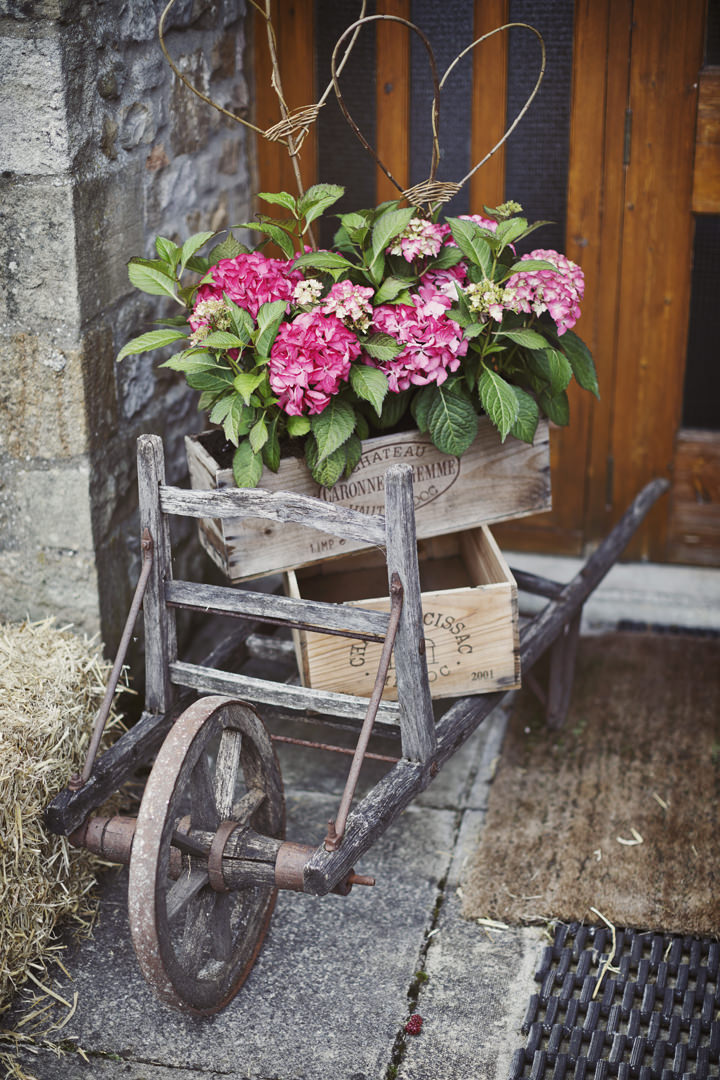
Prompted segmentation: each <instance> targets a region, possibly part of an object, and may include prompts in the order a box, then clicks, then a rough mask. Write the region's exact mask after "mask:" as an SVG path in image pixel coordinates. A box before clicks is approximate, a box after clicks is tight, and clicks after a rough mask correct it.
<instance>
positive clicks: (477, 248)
mask: <svg viewBox="0 0 720 1080" xmlns="http://www.w3.org/2000/svg"><path fill="white" fill-rule="evenodd" d="M447 223H448V225H449V226H450V229H451V231H452V234H453V239H454V241H455V243H456V244H457V246H458V247H459V248H460V251H461V252H462V253H463V255H464V256H465V257H466V258H467V259H469V260H470V262H471V263H473V264H474V265H475V266H478V267H479V268H480V269H481V270H482V272H483V274H484V276H485V277H486V278H489V277H490V274H491V273H492V262H493V254H492V248H491V247H490V244H489V243H488V241H487V240H486V239H485V237H484V236H483V235H482V232H481V228H480V226H479V225H478V224H477V223H476V222H475V221H464V220H463V219H462V218H448V219H447Z"/></svg>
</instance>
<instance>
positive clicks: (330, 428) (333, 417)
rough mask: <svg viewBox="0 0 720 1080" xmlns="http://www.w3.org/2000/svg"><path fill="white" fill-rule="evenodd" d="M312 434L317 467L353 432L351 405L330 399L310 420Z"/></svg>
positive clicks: (336, 399) (353, 417)
mask: <svg viewBox="0 0 720 1080" xmlns="http://www.w3.org/2000/svg"><path fill="white" fill-rule="evenodd" d="M310 426H311V428H312V433H313V435H314V436H315V442H316V443H317V448H318V465H319V464H321V463H322V462H323V461H324V460H325V458H327V457H329V456H330V455H331V454H333V453H334V452H335V451H336V450H337V448H338V447H339V446H342V444H343V443H344V442H347V440H348V439H349V438H350V436H351V435H352V433H353V431H354V430H355V410H354V409H353V407H352V405H349V404H348V402H346V401H341V400H339V399H338V398H330V404H329V405H327V406H326V407H325V408H324V409H323V411H322V412H321V413H318V414H317V416H313V417H311V419H310Z"/></svg>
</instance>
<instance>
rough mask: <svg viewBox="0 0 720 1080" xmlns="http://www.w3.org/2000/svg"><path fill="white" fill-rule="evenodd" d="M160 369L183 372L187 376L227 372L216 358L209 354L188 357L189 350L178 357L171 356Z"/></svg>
mask: <svg viewBox="0 0 720 1080" xmlns="http://www.w3.org/2000/svg"><path fill="white" fill-rule="evenodd" d="M160 367H164V368H170V370H171V371H182V372H184V374H186V375H187V374H188V372H197V371H226V370H227V369H226V368H223V367H220V365H219V364H218V363H217V362H216V360H215V358H214V357H212V356H210V354H209V353H200V354H199V355H188V353H187V350H185V352H182V353H178V354H177V356H171V357H170V359H169V360H166V361H165V363H164V364H161V365H160Z"/></svg>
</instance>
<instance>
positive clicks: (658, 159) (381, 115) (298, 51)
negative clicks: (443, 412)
mask: <svg viewBox="0 0 720 1080" xmlns="http://www.w3.org/2000/svg"><path fill="white" fill-rule="evenodd" d="M544 7H545V8H547V14H546V15H545V19H546V22H547V29H543V32H544V34H546V35H547V36H548V42H549V56H550V63H549V70H550V77H552V70H551V67H550V64H551V63H553V62H554V63H555V65H556V66H558V65H560V66H562V63H563V62H566V61H567V62H569V59H570V53H571V55H572V65H571V76H570V78H569V80H568V89H567V102H566V105H565V103H564V101H563V99H562V93H561V92H560V91H558V93H559V94H560V97H559V98H558V101H559V105H558V108H557V117H558V119H557V127H558V129H561V128H562V130H561V131H559V134H560V136H561V141H562V138H563V137H564V136H565V131H566V134H567V157H566V161H567V164H566V165H563V168H564V169H565V170H566V171H565V173H564V174H563V176H564V178H565V179H564V191H563V198H564V205H563V207H562V214H563V215H564V244H563V235H562V234H561V235H560V236H559V240H558V242H557V244H548V245H547V246H558V247H562V248H563V249H564V250H565V252H566V253H567V254H568V256H569V257H570V258H572V259H574V260H575V261H576V262H578V263H579V264H580V265H581V266H582V267H583V269H584V271H585V275H586V297H585V302H584V306H583V316H582V319H581V321H580V323H579V324H578V327H577V329H578V332H579V333H580V335H581V336H582V337H583V338H584V339H585V340H586V341H587V343H588V344H589V345H590V347H591V349H592V350H593V353H594V356H595V359H596V364H597V367H598V374H599V379H600V387H601V395H602V397H601V401H600V402H596V401H594V399H591V398H590V397H589V396H588V395H587V394H585V393H584V392H583V391H580V390H578V389H575V390H574V391H573V393H572V397H571V424H570V426H569V427H568V428H564V429H557V430H555V431H554V432H553V438H552V469H553V501H554V509H553V511H552V512H551V513H550V514H545V515H542V516H538V517H537V518H534V519H525V520H523V521H521V522H515V523H511V524H508V525H506V526H504V527H503V528H502V529H501V530H500V529H498V530H497V533H498V535H499V536H500V539H501V542H502V543H503V545H504V546H506V547H523V548H526V549H532V550H540V551H548V552H557V553H567V554H579V553H580V552H581V551H582V550H583V549H585V548H587V547H588V546H589V545H592V544H593V543H595V542H597V541H598V540H599V539H600V538H601V537H602V536H604V535H605V534H606V533H607V532H608V530H609V529H610V528H611V526H612V525H613V523H614V522H615V521H616V520H617V518H618V517H619V516H620V514H621V513H622V511H623V510H624V508H625V507H626V506H627V505H628V503H629V502H630V501H631V499H632V498H633V496H634V495H635V494H636V493H637V491H638V490H639V489H640V488H641V487H642V486H643V484H644V483H645V482H646V481H647V480H649V479H651V478H652V477H653V476H657V475H667V476H669V477H670V478H671V480H672V485H673V486H672V491H671V495H670V496H669V497H668V498H665V499H663V500H662V501H661V503H660V504H659V505H658V506H657V507H656V508H655V510H654V511H653V513H652V514H651V515H650V517H649V519H648V521H647V523H646V524H645V526H644V527H643V529H642V530H641V531H640V532H639V534H638V535H637V536H636V538H635V540H634V542H633V546H632V548H631V550H630V552H629V554H630V555H631V556H632V557H635V558H650V559H653V560H657V561H662V560H667V559H673V560H675V561H686V562H704V563H712V564H720V544H719V543H718V541H719V540H720V517H719V514H720V511H719V510H718V507H719V506H720V435H719V434H718V431H717V430H715V431H707V430H703V431H700V432H698V431H696V430H686V429H684V428H683V426H682V422H683V392H684V385H685V367H686V351H687V342H688V322H689V310H690V303H691V282H692V259H693V232H694V227H695V215H697V214H707V213H711V214H717V213H718V212H720V181H719V180H718V173H719V171H720V170H719V166H720V162H719V158H720V81H719V80H720V69H715V70H713V69H712V68H708V69H704V70H701V69H702V65H703V50H704V44H705V37H706V26H707V21H708V9H707V4H706V0H575V3H574V5H573V4H572V2H568V3H565V4H564V5H563V4H549V3H545V5H544ZM717 7H718V4H717V0H710V16H711V19H712V18H715V17H716V14H717ZM542 9H543V3H542V2H536V3H529V0H448V2H447V3H445V4H443V5H436V4H435V5H433V4H430V3H427V2H426V3H422V2H421V0H413V2H411V0H377V2H376V4H375V5H374V10H375V11H376V12H377V13H386V14H391V15H395V16H398V17H400V18H410V19H414V20H415V21H417V22H418V23H419V24H420V25H423V21H422V19H423V18H425V19H426V20H427V21H428V22H429V23H430V24H431V26H432V27H433V28H434V31H435V33H436V34H438V35H439V36H440V37H441V38H444V37H449V38H450V39H452V37H453V33H454V32H455V31H456V32H457V36H458V38H459V40H452V41H451V44H452V46H453V53H454V52H457V51H459V50H460V49H461V48H462V47H464V46H465V45H466V44H469V41H470V40H472V36H473V35H474V36H475V37H477V36H479V35H480V34H482V33H484V32H486V31H487V30H489V29H491V28H493V27H494V26H497V25H500V24H502V23H504V22H506V21H508V20H512V21H517V20H520V21H522V20H523V18H524V16H526V15H527V21H530V22H534V21H535V16H536V15H537V16H538V18H543V14H542ZM358 10H359V4H358V3H351V2H349V0H348V2H345V0H340V2H335V3H334V4H330V3H329V2H328V0H293V2H291V3H288V2H284V3H281V4H280V6H279V18H278V28H279V30H278V38H279V48H280V52H281V58H280V59H281V68H282V71H283V73H285V72H287V81H286V80H285V74H284V75H283V79H284V84H285V91H286V97H287V98H288V104H289V105H290V106H291V107H293V106H298V105H301V104H307V103H308V102H310V101H314V100H316V96H315V95H316V94H317V95H319V93H320V92H321V90H322V87H323V85H324V83H325V80H326V79H327V77H328V71H329V68H328V67H326V68H325V70H324V71H322V72H321V71H320V68H321V64H320V60H323V61H325V62H327V58H328V46H327V45H323V41H324V40H325V39H326V37H327V33H328V29H329V27H328V23H329V22H331V21H333V20H334V21H333V26H332V27H331V28H330V29H332V30H334V28H335V27H336V26H339V27H340V30H341V29H342V27H343V26H344V25H347V24H348V23H349V22H350V21H352V20H353V19H354V18H356V17H357V14H358ZM439 13H442V15H443V19H441V20H440V22H438V21H437V20H438V17H439ZM421 17H422V18H421ZM424 28H425V27H424ZM541 29H542V27H541ZM338 32H339V31H338ZM428 32H429V34H430V36H432V30H431V29H429V30H428ZM263 33H264V31H263ZM363 34H364V35H368V36H367V38H365V40H366V42H367V41H370V45H369V46H368V45H367V44H366V46H365V51H364V52H363V53H362V60H361V62H359V63H357V64H356V68H355V70H354V71H352V70H351V69H350V67H349V68H348V74H347V75H346V76H344V78H346V79H347V85H348V87H349V89H350V92H351V93H353V92H354V93H355V98H354V106H355V108H357V109H359V110H360V111H361V113H362V115H361V116H359V117H358V119H359V120H361V122H363V123H364V124H366V125H367V129H368V131H369V134H370V137H371V141H373V142H374V144H375V145H376V146H377V148H378V152H379V154H380V157H381V158H382V159H383V160H384V161H385V163H386V164H387V165H388V166H389V167H390V170H391V171H392V172H393V173H394V175H395V176H396V177H397V178H398V180H399V181H400V182H401V183H402V184H407V183H408V182H409V181H410V182H415V181H416V180H417V179H418V178H420V179H421V178H422V177H416V176H413V175H412V170H413V167H414V160H415V156H416V155H415V151H414V145H415V141H416V139H417V138H418V136H417V134H416V132H417V130H418V122H417V116H416V114H417V112H418V111H419V110H420V105H422V101H423V99H422V88H420V89H418V85H419V84H418V82H417V78H418V77H417V66H416V63H415V59H414V57H415V54H414V53H413V51H412V50H413V47H412V45H411V42H410V39H409V37H408V36H407V35H406V34H405V33H404V31H403V30H402V29H401V28H400V27H399V26H398V24H397V23H393V22H380V21H378V22H376V23H374V24H373V27H372V30H371V31H368V29H365V30H364V31H363ZM555 39H557V41H556V47H555V53H554V57H553V53H552V47H551V46H552V45H553V41H555ZM444 47H446V45H445V43H444V41H441V42H440V44H439V50H440V51H442V48H444ZM447 47H448V48H449V47H450V45H447ZM313 48H314V53H313ZM481 50H482V51H481ZM255 52H256V73H257V81H256V114H257V115H258V117H261V116H262V118H263V119H262V121H261V126H267V125H268V124H269V123H272V122H274V121H275V120H277V119H278V115H277V111H276V109H277V107H276V105H275V103H274V100H273V98H272V96H271V95H270V94H269V93H268V90H267V85H268V84H267V74H268V72H267V64H266V62H264V61H263V59H262V57H263V54H264V41H263V39H262V36H258V38H257V39H256V49H255ZM313 55H316V56H317V59H318V62H317V63H315V62H313V60H312V59H311V57H312V56H313ZM513 57H514V59H513ZM316 70H317V71H318V72H320V77H317V76H316ZM569 70H570V69H569ZM465 72H466V75H465V78H466V82H467V85H464V86H463V87H458V88H457V90H456V93H457V102H458V107H457V109H456V111H457V112H458V113H461V114H462V117H463V120H464V123H465V126H466V138H467V144H468V148H467V153H468V157H469V159H471V160H472V161H474V160H477V159H478V157H479V156H480V155H481V152H484V150H485V149H487V148H488V147H489V146H491V145H492V144H493V142H494V141H495V139H496V138H497V137H499V135H500V134H501V133H502V131H503V129H504V126H505V123H506V119H507V118H508V111H509V106H508V102H509V101H510V99H511V98H512V96H513V92H514V91H513V85H514V83H513V80H514V79H515V81H517V79H516V73H517V55H516V54H514V53H513V49H512V46H511V47H510V48H509V47H508V42H507V39H505V40H503V39H502V38H501V37H499V36H498V37H495V38H493V39H492V40H491V41H490V42H488V43H486V44H484V45H483V46H482V47H481V49H478V50H476V51H475V53H474V54H473V56H472V57H471V58H470V60H469V61H467V62H466V66H465ZM698 83H699V85H700V95H699V102H700V106H699V111H698ZM343 85H344V86H345V85H346V83H345V82H344V83H343ZM544 86H545V84H544ZM318 87H319V89H318ZM368 87H369V89H368ZM290 88H292V97H291V89H290ZM550 92H551V93H552V92H554V91H552V90H551V91H550ZM541 93H543V91H541ZM538 100H540V99H538ZM363 104H364V111H363ZM534 107H535V106H534ZM333 109H335V110H336V106H335V103H334V101H333V100H331V99H329V100H328V102H327V104H326V105H325V106H324V108H323V111H322V113H321V119H320V123H319V125H318V136H317V140H316V141H312V139H313V138H315V135H314V134H313V136H312V137H311V138H309V139H308V140H307V141H306V143H305V146H304V147H303V151H302V156H303V165H302V168H303V177H304V178H305V179H306V182H308V183H310V182H312V181H313V180H315V179H317V178H318V165H320V175H319V178H320V179H323V180H332V181H335V182H346V183H347V184H348V186H350V187H352V186H353V184H356V185H357V184H359V185H360V191H361V194H360V196H359V198H360V200H361V201H360V203H359V205H367V201H363V200H364V199H365V198H367V199H370V198H374V200H375V201H381V200H382V199H385V198H391V197H393V196H394V194H395V192H394V189H392V188H391V187H390V186H389V185H388V181H387V180H386V178H385V177H384V175H383V174H382V173H380V172H379V171H377V175H376V170H375V167H374V166H373V164H372V162H371V160H370V159H369V158H365V157H363V152H362V150H361V149H360V148H359V145H358V146H357V147H355V149H354V151H352V150H348V151H347V153H346V152H345V151H343V150H342V146H344V145H346V143H345V142H344V140H345V139H346V138H347V139H349V141H350V144H353V138H354V137H353V136H352V135H351V134H349V135H348V136H345V135H344V134H343V121H342V120H341V118H339V114H338V113H337V111H335V113H333ZM512 115H513V114H512V112H511V113H510V118H512ZM527 124H529V125H530V136H529V137H527V146H528V149H527V168H528V169H529V170H532V169H533V168H534V167H535V166H536V163H537V161H538V158H542V155H543V154H546V155H548V156H550V155H552V154H554V153H556V151H555V150H554V149H553V146H552V145H551V143H552V139H551V138H548V137H543V134H542V132H540V134H539V137H538V136H537V135H536V136H535V142H534V143H533V133H532V120H531V119H530V117H528V119H527V120H526V121H523V125H527ZM566 129H567V130H566ZM453 130H455V129H453ZM524 130H527V127H526V128H525V129H524V128H523V126H522V125H521V127H520V128H519V129H518V133H516V135H514V136H513V139H518V138H520V139H522V138H524V137H525V136H524V135H523V131H524ZM551 134H552V132H551ZM460 137H462V136H460ZM441 140H442V134H441ZM348 145H349V144H348ZM353 145H354V144H353ZM514 145H515V149H514V150H513V149H512V146H513V144H512V143H509V144H508V146H509V147H510V151H509V158H508V157H506V154H505V153H504V150H501V151H499V152H498V153H497V154H496V155H495V156H494V157H493V158H491V160H490V162H489V163H488V164H487V165H486V166H484V167H483V169H481V170H480V171H479V172H478V173H477V174H476V176H475V177H474V178H473V182H472V186H471V187H470V190H469V196H468V197H469V205H468V207H467V208H468V209H469V210H471V211H472V212H477V211H480V210H481V209H482V205H483V204H485V205H494V204H496V203H497V202H500V201H502V199H503V198H514V197H516V195H515V192H514V191H513V188H512V186H511V185H512V184H513V183H515V184H517V182H518V176H519V173H518V167H517V161H518V155H519V154H522V153H524V152H525V148H524V146H523V144H522V142H520V143H518V142H517V141H516V142H515V144H514ZM518 147H519V148H520V149H518ZM281 153H282V152H280V153H279V152H278V151H277V148H274V149H272V150H270V151H268V150H267V149H266V148H262V146H261V147H260V149H259V155H258V157H259V173H260V176H259V184H260V190H271V191H272V190H278V189H279V188H280V187H282V186H283V184H285V185H286V186H287V184H288V183H289V182H290V177H289V174H288V171H287V165H286V163H284V162H283V160H282V157H281ZM513 154H514V158H513ZM353 155H354V156H353ZM343 157H344V158H345V159H346V161H347V176H343V177H342V178H339V177H338V175H337V172H335V173H334V174H333V175H332V176H328V175H326V172H327V169H328V167H329V166H331V167H333V168H336V166H337V162H338V159H339V158H343ZM508 160H510V163H511V165H512V161H513V160H514V161H515V165H514V166H513V167H511V168H510V169H509V170H508V168H507V162H508ZM538 167H540V168H541V167H542V163H541V165H540V166H538ZM441 175H442V171H441ZM363 185H364V186H363ZM290 190H292V188H290ZM454 212H462V209H461V210H459V211H457V210H456V211H454ZM536 216H541V215H536ZM542 216H545V215H542ZM717 427H720V416H718V422H717V425H716V428H717Z"/></svg>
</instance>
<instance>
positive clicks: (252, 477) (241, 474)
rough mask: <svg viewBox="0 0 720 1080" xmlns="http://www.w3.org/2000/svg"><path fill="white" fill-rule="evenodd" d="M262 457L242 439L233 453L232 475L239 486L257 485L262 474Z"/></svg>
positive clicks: (250, 486) (249, 486)
mask: <svg viewBox="0 0 720 1080" xmlns="http://www.w3.org/2000/svg"><path fill="white" fill-rule="evenodd" d="M262 468H263V463H262V457H261V456H260V454H256V453H255V452H254V450H253V448H252V447H251V446H250V443H249V442H248V441H247V440H243V442H241V443H240V445H239V446H238V448H237V450H236V451H235V453H234V454H233V477H234V479H235V483H236V484H237V486H238V487H240V488H252V487H257V486H258V482H259V480H260V477H261V476H262Z"/></svg>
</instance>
